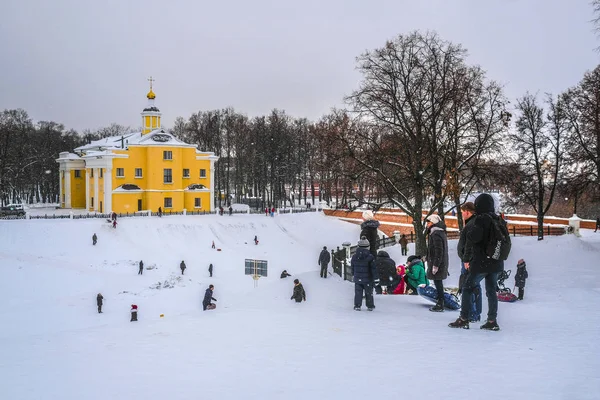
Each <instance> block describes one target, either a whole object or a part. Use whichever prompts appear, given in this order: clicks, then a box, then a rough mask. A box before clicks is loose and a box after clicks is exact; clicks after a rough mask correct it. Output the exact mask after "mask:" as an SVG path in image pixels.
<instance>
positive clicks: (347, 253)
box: [342, 242, 351, 280]
mask: <svg viewBox="0 0 600 400" xmlns="http://www.w3.org/2000/svg"><path fill="white" fill-rule="evenodd" d="M342 246H344V250H346V252H345V254H344V263H343V264H342V279H343V280H346V263H347V262H348V257H349V256H350V246H351V245H350V242H344V243H342Z"/></svg>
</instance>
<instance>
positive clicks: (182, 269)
mask: <svg viewBox="0 0 600 400" xmlns="http://www.w3.org/2000/svg"><path fill="white" fill-rule="evenodd" d="M179 268H181V275H183V271H185V268H186V266H185V263H184V262H183V261H181V264H179Z"/></svg>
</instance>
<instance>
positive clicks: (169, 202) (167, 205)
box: [164, 197, 173, 208]
mask: <svg viewBox="0 0 600 400" xmlns="http://www.w3.org/2000/svg"><path fill="white" fill-rule="evenodd" d="M164 206H165V208H173V198H171V197H165V203H164Z"/></svg>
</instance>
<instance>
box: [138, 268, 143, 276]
mask: <svg viewBox="0 0 600 400" xmlns="http://www.w3.org/2000/svg"><path fill="white" fill-rule="evenodd" d="M138 275H144V268H143V267H142V268H140V270H139V271H138Z"/></svg>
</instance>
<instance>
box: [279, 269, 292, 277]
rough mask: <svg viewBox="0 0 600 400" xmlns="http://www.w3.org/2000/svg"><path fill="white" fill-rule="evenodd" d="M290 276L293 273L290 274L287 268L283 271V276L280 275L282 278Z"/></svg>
mask: <svg viewBox="0 0 600 400" xmlns="http://www.w3.org/2000/svg"><path fill="white" fill-rule="evenodd" d="M288 276H292V275H291V274H289V273H288V272H287V270H285V269H284V270H283V271H281V276H280V278H281V279H283V278H287V277H288Z"/></svg>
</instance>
